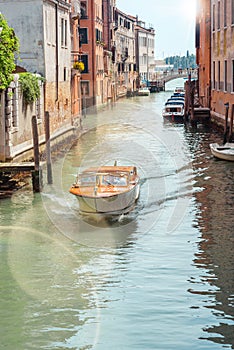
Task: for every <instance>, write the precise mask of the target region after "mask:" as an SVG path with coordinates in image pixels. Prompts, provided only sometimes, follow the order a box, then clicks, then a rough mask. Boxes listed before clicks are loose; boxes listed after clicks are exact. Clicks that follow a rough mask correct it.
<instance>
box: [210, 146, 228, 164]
mask: <svg viewBox="0 0 234 350" xmlns="http://www.w3.org/2000/svg"><path fill="white" fill-rule="evenodd" d="M210 150H211V153H212V154H213V156H215V157H216V158H219V159H223V160H228V161H232V162H233V161H234V143H225V145H219V144H218V143H211V144H210Z"/></svg>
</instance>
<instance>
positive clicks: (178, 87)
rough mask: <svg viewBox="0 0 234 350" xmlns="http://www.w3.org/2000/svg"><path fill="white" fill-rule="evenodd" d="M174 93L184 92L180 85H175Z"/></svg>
mask: <svg viewBox="0 0 234 350" xmlns="http://www.w3.org/2000/svg"><path fill="white" fill-rule="evenodd" d="M175 93H184V88H183V87H182V86H177V87H176V88H175Z"/></svg>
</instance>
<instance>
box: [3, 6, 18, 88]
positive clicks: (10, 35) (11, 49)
mask: <svg viewBox="0 0 234 350" xmlns="http://www.w3.org/2000/svg"><path fill="white" fill-rule="evenodd" d="M17 53H19V40H18V38H17V37H16V35H15V33H14V30H13V28H10V27H9V26H8V24H7V21H6V20H5V18H4V16H3V15H2V14H1V12H0V90H4V89H6V88H7V87H8V86H9V84H10V82H11V81H12V72H13V71H14V70H15V54H17Z"/></svg>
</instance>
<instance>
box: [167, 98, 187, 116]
mask: <svg viewBox="0 0 234 350" xmlns="http://www.w3.org/2000/svg"><path fill="white" fill-rule="evenodd" d="M162 115H163V117H173V118H174V117H180V118H183V117H184V102H183V101H176V100H174V101H168V102H166V103H165V107H164V109H163V112H162Z"/></svg>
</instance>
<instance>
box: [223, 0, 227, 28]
mask: <svg viewBox="0 0 234 350" xmlns="http://www.w3.org/2000/svg"><path fill="white" fill-rule="evenodd" d="M223 25H224V27H227V0H224V1H223Z"/></svg>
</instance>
